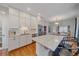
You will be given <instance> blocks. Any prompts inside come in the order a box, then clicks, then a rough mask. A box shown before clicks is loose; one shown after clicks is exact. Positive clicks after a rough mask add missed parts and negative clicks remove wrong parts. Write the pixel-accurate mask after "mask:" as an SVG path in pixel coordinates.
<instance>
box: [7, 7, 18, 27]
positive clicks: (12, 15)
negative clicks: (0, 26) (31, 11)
mask: <svg viewBox="0 0 79 59" xmlns="http://www.w3.org/2000/svg"><path fill="white" fill-rule="evenodd" d="M8 23H9V28H18V27H19V11H18V10H16V9H13V8H9V21H8Z"/></svg>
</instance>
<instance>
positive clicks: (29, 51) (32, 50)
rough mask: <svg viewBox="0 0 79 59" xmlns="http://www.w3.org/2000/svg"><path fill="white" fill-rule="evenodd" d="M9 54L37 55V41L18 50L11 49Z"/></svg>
mask: <svg viewBox="0 0 79 59" xmlns="http://www.w3.org/2000/svg"><path fill="white" fill-rule="evenodd" d="M8 55H9V56H35V55H36V43H35V42H34V43H32V44H29V45H26V46H24V47H21V48H18V49H16V50H13V51H10V52H9V53H8Z"/></svg>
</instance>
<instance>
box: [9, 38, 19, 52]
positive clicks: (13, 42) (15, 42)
mask: <svg viewBox="0 0 79 59" xmlns="http://www.w3.org/2000/svg"><path fill="white" fill-rule="evenodd" d="M16 48H18V40H16V39H13V38H12V39H9V40H8V51H10V50H13V49H16Z"/></svg>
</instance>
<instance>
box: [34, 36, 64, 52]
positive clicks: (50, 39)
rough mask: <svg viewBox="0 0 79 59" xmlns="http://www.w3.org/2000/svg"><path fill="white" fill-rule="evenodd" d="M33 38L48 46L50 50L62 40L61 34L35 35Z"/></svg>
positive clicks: (53, 49)
mask: <svg viewBox="0 0 79 59" xmlns="http://www.w3.org/2000/svg"><path fill="white" fill-rule="evenodd" d="M33 40H34V41H36V42H37V43H40V44H42V45H43V46H45V47H47V48H49V49H50V50H52V51H55V49H56V48H57V46H58V45H59V44H60V42H61V41H62V40H63V36H56V35H44V36H39V37H35V38H33Z"/></svg>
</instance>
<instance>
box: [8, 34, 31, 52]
mask: <svg viewBox="0 0 79 59" xmlns="http://www.w3.org/2000/svg"><path fill="white" fill-rule="evenodd" d="M8 41H9V43H8V51H11V50H14V49H17V48H20V47H23V46H25V45H28V44H31V43H32V37H31V35H21V36H16V38H15V39H13V38H9V40H8Z"/></svg>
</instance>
